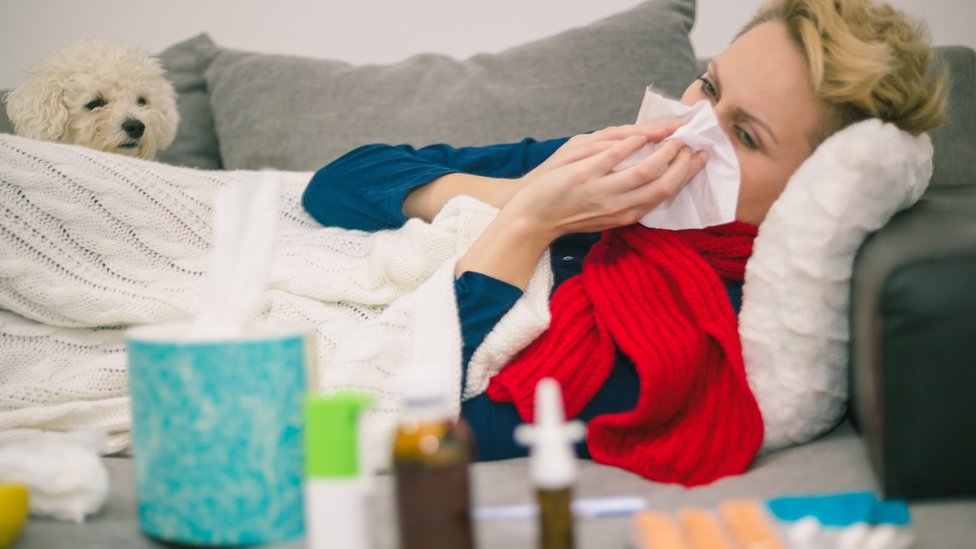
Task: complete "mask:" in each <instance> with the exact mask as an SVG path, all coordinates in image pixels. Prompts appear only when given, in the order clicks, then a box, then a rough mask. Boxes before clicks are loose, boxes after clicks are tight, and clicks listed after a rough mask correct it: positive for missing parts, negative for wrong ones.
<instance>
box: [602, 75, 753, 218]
mask: <svg viewBox="0 0 976 549" xmlns="http://www.w3.org/2000/svg"><path fill="white" fill-rule="evenodd" d="M675 121H677V122H680V123H681V127H680V128H678V130H677V131H675V132H674V134H672V136H671V137H670V138H668V139H672V138H678V139H681V141H682V142H684V144H685V145H687V146H688V147H689V148H691V150H692V151H699V150H704V151H705V152H707V153H708V161H707V162H706V163H705V167H704V168H702V170H701V171H699V172H698V174H697V175H695V177H694V178H692V179H691V181H689V182H688V184H687V185H685V187H684V188H683V189H681V191H680V192H678V194H676V195H675V196H674V197H672V198H671V199H670V200H667V201H665V202H664V203H662V204H661V205H659V206H658V207H657V208H655V209H653V210H651V211H650V212H649V213H648V214H647V215H645V216H644V217H643V218H641V220H640V223H641V224H642V225H645V226H647V227H653V228H659V229H671V230H680V229H701V228H704V227H711V226H714V225H722V224H724V223H730V222H732V221H735V210H736V204H737V203H738V200H739V182H740V180H739V161H738V159H737V158H736V155H735V149H733V148H732V143H730V142H729V139H728V137H726V135H725V132H724V131H722V127H721V125H720V124H719V121H718V118H717V117H716V116H715V111H714V110H712V106H711V104H710V103H709V102H708V101H699V102H698V103H696V104H695V105H692V106H690V107H689V106H687V105H684V104H682V103H681V102H679V101H674V100H672V99H667V98H665V97H663V96H661V95H658V94H656V93H654V92H653V91H651V88H648V89H647V91H646V92H645V94H644V101H643V103H642V104H641V108H640V112H639V113H638V114H637V124H647V125H663V124H669V123H671V122H675ZM666 142H667V139H666V140H664V141H661V142H660V143H648V144H647V145H645V146H644V147H642V148H641V149H640V150H638V151H637V152H635V153H633V154H632V155H630V156H629V157H627V158H626V159H625V160H624V161H623V162H621V163H620V164H619V165H617V167H616V168H615V170H617V171H620V170H624V169H626V168H629V167H632V166H635V165H637V164H638V163H639V162H640V161H641V160H643V159H645V158H647V157H648V156H650V155H651V154H652V153H654V151H656V150H657V149H658V148H659V147H661V146H662V145H663V144H664V143H666Z"/></svg>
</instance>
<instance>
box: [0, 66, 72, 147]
mask: <svg viewBox="0 0 976 549" xmlns="http://www.w3.org/2000/svg"><path fill="white" fill-rule="evenodd" d="M62 84H63V80H62V78H59V77H55V76H54V75H51V74H49V71H38V72H35V73H33V74H31V75H30V76H29V77H28V78H27V80H25V81H24V83H23V84H21V85H20V86H17V87H16V88H14V89H13V90H12V91H10V92H9V93H7V94H6V95H5V96H4V101H5V102H6V103H7V116H9V117H10V121H11V122H13V123H14V132H15V133H17V135H22V136H24V137H31V138H34V139H45V140H48V141H59V140H60V139H61V137H62V136H64V134H65V132H66V130H67V128H68V107H67V106H66V105H65V104H64V88H63V86H62Z"/></svg>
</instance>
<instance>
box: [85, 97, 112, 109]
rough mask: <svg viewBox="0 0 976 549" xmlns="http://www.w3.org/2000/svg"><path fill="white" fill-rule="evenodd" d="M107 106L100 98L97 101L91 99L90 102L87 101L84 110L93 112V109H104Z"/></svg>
mask: <svg viewBox="0 0 976 549" xmlns="http://www.w3.org/2000/svg"><path fill="white" fill-rule="evenodd" d="M107 104H108V103H107V102H106V101H105V100H104V99H102V98H101V97H99V98H98V99H92V100H91V101H89V102H88V103H87V104H86V105H85V108H86V109H88V110H90V111H93V110H95V109H97V108H99V107H104V106H105V105H107Z"/></svg>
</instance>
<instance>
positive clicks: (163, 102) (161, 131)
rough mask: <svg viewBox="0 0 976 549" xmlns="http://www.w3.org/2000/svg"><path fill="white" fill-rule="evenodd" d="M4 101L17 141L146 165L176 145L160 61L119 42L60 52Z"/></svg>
mask: <svg viewBox="0 0 976 549" xmlns="http://www.w3.org/2000/svg"><path fill="white" fill-rule="evenodd" d="M4 99H5V101H6V103H7V115H8V116H9V117H10V120H11V121H12V122H13V123H14V131H15V132H16V133H17V134H19V135H22V136H25V137H31V138H34V139H43V140H46V141H59V142H62V143H73V144H77V145H84V146H86V147H90V148H92V149H97V150H101V151H108V152H115V153H120V154H124V155H128V156H135V157H139V158H145V159H152V158H154V157H155V156H156V153H157V152H158V151H161V150H163V149H165V148H166V147H168V146H169V144H170V143H172V142H173V138H174V137H175V136H176V126H177V124H178V123H179V114H178V113H177V110H176V93H175V92H174V90H173V86H172V85H171V84H170V83H169V81H167V80H166V78H165V77H164V72H163V68H162V65H160V63H159V60H158V59H155V58H153V57H150V56H149V55H148V54H147V53H146V52H145V51H143V50H141V49H140V48H137V47H135V46H132V45H130V44H126V43H123V42H121V41H118V40H100V39H95V38H85V39H83V40H81V41H79V42H77V43H75V44H73V45H71V46H69V47H67V48H65V49H64V50H62V51H60V52H58V53H56V54H54V55H53V56H51V57H49V58H47V59H45V60H43V61H41V62H40V63H39V64H38V65H37V66H36V67H34V68H33V69H32V70H31V71H29V73H28V78H27V80H25V81H24V82H23V83H22V84H21V85H20V86H18V87H17V88H15V89H14V90H13V91H11V92H10V93H8V94H7V95H6V97H5V98H4Z"/></svg>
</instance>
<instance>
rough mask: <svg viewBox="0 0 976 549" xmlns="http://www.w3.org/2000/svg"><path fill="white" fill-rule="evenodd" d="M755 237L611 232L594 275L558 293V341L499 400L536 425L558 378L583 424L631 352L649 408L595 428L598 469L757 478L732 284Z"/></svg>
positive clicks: (499, 382) (520, 359) (755, 434)
mask: <svg viewBox="0 0 976 549" xmlns="http://www.w3.org/2000/svg"><path fill="white" fill-rule="evenodd" d="M755 234H756V231H755V228H754V227H751V226H749V225H745V224H742V223H732V224H729V225H723V226H719V227H713V228H709V229H705V230H689V231H665V230H660V229H648V228H646V227H644V226H642V225H633V226H630V227H624V228H620V229H615V230H613V231H608V232H607V233H605V234H604V236H603V238H602V239H601V240H600V242H598V243H597V244H596V245H595V246H594V247H593V249H592V250H591V251H590V253H589V254H588V255H587V257H586V259H585V261H584V262H583V272H582V274H580V275H578V276H575V277H573V278H571V279H569V280H567V281H566V282H565V283H563V284H562V285H561V286H560V287H559V289H558V290H557V291H556V293H555V295H554V296H553V299H552V304H551V307H550V308H551V311H552V322H551V323H550V325H549V328H548V330H546V332H545V333H544V334H543V335H542V336H541V337H539V338H537V339H536V340H535V341H534V342H533V343H532V344H531V345H530V346H529V347H527V348H526V349H525V350H524V351H522V352H521V353H520V354H519V355H518V356H517V357H516V358H515V360H513V361H512V362H511V363H510V364H509V365H508V366H507V367H506V368H505V369H504V370H502V372H501V373H500V374H498V375H497V376H495V377H494V378H492V380H491V384H490V385H489V386H488V394H489V395H490V396H491V397H492V399H494V400H498V401H504V402H514V403H515V405H516V406H517V407H518V410H519V413H520V415H521V416H522V418H523V419H525V420H526V421H530V420H531V418H532V417H534V402H533V398H534V388H535V385H536V383H538V381H539V380H540V379H542V378H544V377H553V378H555V379H556V380H557V381H559V383H560V384H561V385H562V387H563V395H564V401H565V405H566V413H567V415H569V416H575V415H576V414H578V413H579V412H580V410H582V409H583V407H584V406H585V405H586V404H587V402H589V400H590V399H591V398H593V395H594V394H596V392H597V390H599V388H600V386H601V385H602V384H603V383H604V381H605V380H606V378H607V376H608V375H609V374H610V370H611V369H612V368H613V365H614V358H615V354H616V349H617V348H619V349H620V351H621V352H623V353H625V354H626V355H627V356H628V357H630V359H631V360H632V361H633V363H634V365H635V367H636V369H637V373H638V375H639V377H640V397H639V400H638V402H637V406H636V407H635V409H634V410H631V411H628V412H625V413H620V414H611V415H605V416H601V417H598V418H596V419H594V420H592V421H591V422H590V425H589V429H588V432H587V444H588V447H589V450H590V454H591V455H592V456H593V458H594V459H595V460H597V461H599V462H601V463H607V464H611V465H616V466H618V467H623V468H624V469H627V470H629V471H633V472H636V473H639V474H640V475H642V476H644V477H647V478H649V479H652V480H657V481H662V482H680V483H682V484H686V485H694V484H702V483H707V482H711V481H713V480H715V479H717V478H720V477H722V476H726V475H729V474H735V473H741V472H743V471H745V469H746V468H747V467H748V466H749V463H750V462H751V461H752V458H753V456H754V455H755V453H756V451H757V450H758V449H759V444H760V442H761V441H762V431H763V425H762V417H761V416H760V414H759V408H758V406H757V405H756V401H755V399H754V398H753V396H752V393H751V391H750V390H749V385H748V383H747V382H746V378H745V370H744V366H743V364H742V350H741V348H740V346H739V336H738V332H737V325H736V317H735V313H734V311H733V310H732V306H731V304H730V303H729V299H728V296H727V295H726V292H725V285H724V283H723V282H722V280H721V279H720V276H721V277H723V278H725V279H727V280H735V281H741V280H742V276H743V271H744V270H745V265H746V260H747V259H748V257H749V254H750V253H751V251H752V240H753V238H754V237H755Z"/></svg>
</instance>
